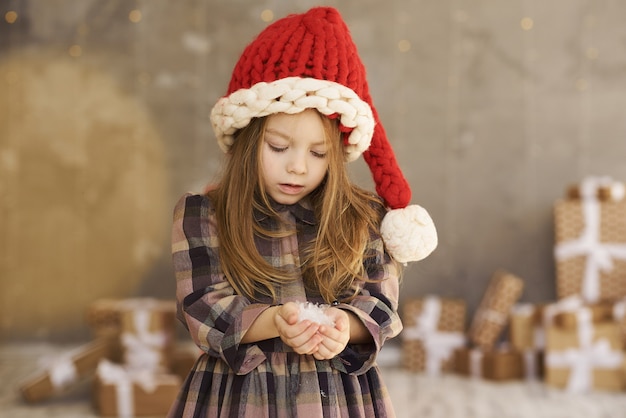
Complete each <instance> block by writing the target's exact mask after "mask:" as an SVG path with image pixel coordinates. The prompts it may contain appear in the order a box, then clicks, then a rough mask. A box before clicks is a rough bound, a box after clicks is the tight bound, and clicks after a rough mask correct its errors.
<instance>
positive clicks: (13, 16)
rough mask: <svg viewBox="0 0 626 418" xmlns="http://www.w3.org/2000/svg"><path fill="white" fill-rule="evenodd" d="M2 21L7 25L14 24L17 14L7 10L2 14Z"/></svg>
mask: <svg viewBox="0 0 626 418" xmlns="http://www.w3.org/2000/svg"><path fill="white" fill-rule="evenodd" d="M4 20H6V21H7V23H9V24H12V23H15V21H16V20H17V12H15V11H13V10H9V11H8V12H6V13H5V14H4Z"/></svg>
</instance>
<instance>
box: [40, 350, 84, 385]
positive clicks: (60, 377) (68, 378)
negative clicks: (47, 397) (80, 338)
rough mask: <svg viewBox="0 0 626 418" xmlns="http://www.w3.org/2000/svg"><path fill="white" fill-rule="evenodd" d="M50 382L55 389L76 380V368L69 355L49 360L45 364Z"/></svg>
mask: <svg viewBox="0 0 626 418" xmlns="http://www.w3.org/2000/svg"><path fill="white" fill-rule="evenodd" d="M46 369H47V370H48V376H49V377H50V383H52V387H53V388H54V389H55V390H61V389H64V388H66V387H67V386H69V385H70V384H72V383H74V382H76V381H77V380H78V370H77V369H76V365H75V364H74V360H73V359H72V356H71V355H63V356H60V357H58V358H56V359H54V360H51V361H50V362H49V364H48V365H47V367H46Z"/></svg>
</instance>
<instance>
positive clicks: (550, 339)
mask: <svg viewBox="0 0 626 418" xmlns="http://www.w3.org/2000/svg"><path fill="white" fill-rule="evenodd" d="M601 339H606V340H607V341H608V342H609V344H610V346H611V349H612V350H615V351H620V352H621V351H623V348H622V340H621V333H620V329H619V325H618V324H616V323H614V322H603V323H596V324H593V338H592V341H593V342H597V341H599V340H601ZM577 348H580V343H579V337H578V330H577V329H564V328H561V327H558V326H556V325H548V326H547V329H546V355H549V353H551V352H563V351H564V350H567V349H577ZM623 366H624V363H621V364H620V365H619V366H617V367H615V368H611V369H600V368H594V369H593V370H592V371H591V374H592V376H591V382H592V387H593V389H598V390H607V391H622V390H624V388H625V387H626V375H625V373H624V368H623ZM570 372H571V370H570V369H569V368H567V367H555V366H553V365H551V364H549V362H548V361H546V363H545V375H544V382H545V383H546V384H547V385H549V386H554V387H557V388H566V387H567V385H568V382H569V378H570Z"/></svg>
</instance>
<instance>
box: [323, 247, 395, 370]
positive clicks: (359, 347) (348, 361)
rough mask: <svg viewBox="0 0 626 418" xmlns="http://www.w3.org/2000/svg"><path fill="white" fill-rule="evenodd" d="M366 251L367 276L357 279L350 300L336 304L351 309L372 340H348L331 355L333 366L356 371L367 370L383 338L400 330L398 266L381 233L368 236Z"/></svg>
mask: <svg viewBox="0 0 626 418" xmlns="http://www.w3.org/2000/svg"><path fill="white" fill-rule="evenodd" d="M367 252H368V254H367V255H368V257H366V261H365V273H366V275H367V280H363V281H362V282H361V283H359V285H360V288H361V290H360V292H359V293H358V295H357V296H356V297H355V298H354V299H353V300H352V301H350V302H349V303H342V304H340V305H339V306H338V308H340V309H344V310H347V311H350V312H352V313H354V314H355V315H356V316H357V317H358V318H359V319H360V320H361V322H363V324H364V325H365V327H366V328H367V330H368V331H369V332H370V334H371V335H372V340H373V343H371V344H348V346H346V348H345V350H344V351H343V352H342V353H341V354H339V356H337V357H336V358H335V359H333V363H334V364H333V366H334V367H335V368H336V369H338V370H340V371H342V372H344V373H349V374H356V375H359V374H363V373H365V372H367V371H368V370H369V369H370V368H371V367H372V366H373V365H374V363H375V360H376V356H377V354H378V352H379V351H380V349H381V348H382V346H383V344H384V343H385V341H387V340H388V339H391V338H393V337H395V336H396V335H398V334H399V333H400V331H402V322H401V320H400V316H399V314H398V296H399V286H400V285H399V277H400V267H399V265H398V263H396V262H395V261H394V260H393V259H392V258H391V257H390V256H389V254H387V252H386V251H385V247H384V244H383V241H382V239H381V238H380V236H377V237H373V239H372V240H370V243H369V245H368V248H367Z"/></svg>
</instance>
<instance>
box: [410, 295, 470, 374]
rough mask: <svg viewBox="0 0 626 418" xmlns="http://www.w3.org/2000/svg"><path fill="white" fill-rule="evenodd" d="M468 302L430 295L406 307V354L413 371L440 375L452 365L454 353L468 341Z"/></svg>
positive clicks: (415, 300)
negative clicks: (466, 318) (466, 328)
mask: <svg viewBox="0 0 626 418" xmlns="http://www.w3.org/2000/svg"><path fill="white" fill-rule="evenodd" d="M466 309H467V308H466V304H465V301H464V300H461V299H449V298H439V297H437V296H428V297H425V298H421V299H413V300H411V301H409V302H407V303H406V304H405V306H404V309H403V322H404V330H403V331H402V334H401V335H402V356H403V361H402V364H404V366H405V368H406V369H407V370H409V371H412V372H417V371H421V372H426V373H427V374H428V375H431V376H433V375H438V374H440V373H441V372H445V371H450V370H451V368H452V353H453V351H454V349H455V348H457V347H460V346H462V345H464V344H465V331H464V330H465V315H466Z"/></svg>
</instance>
